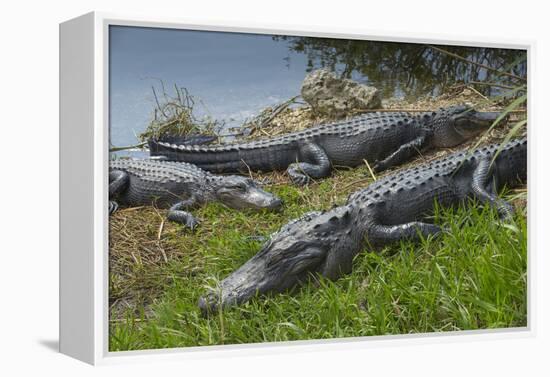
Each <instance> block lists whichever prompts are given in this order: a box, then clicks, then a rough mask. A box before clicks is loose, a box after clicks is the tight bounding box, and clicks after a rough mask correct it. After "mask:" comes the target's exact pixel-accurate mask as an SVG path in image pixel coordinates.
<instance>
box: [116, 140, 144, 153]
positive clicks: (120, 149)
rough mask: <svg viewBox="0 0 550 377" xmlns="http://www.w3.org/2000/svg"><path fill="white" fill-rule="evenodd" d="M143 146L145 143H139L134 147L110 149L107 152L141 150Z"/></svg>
mask: <svg viewBox="0 0 550 377" xmlns="http://www.w3.org/2000/svg"><path fill="white" fill-rule="evenodd" d="M145 145H147V142H143V143H139V144H136V145H128V146H125V147H112V148H110V149H109V152H118V151H124V150H127V149H136V148H143V147H144V146H145Z"/></svg>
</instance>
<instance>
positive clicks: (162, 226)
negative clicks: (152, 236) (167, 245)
mask: <svg viewBox="0 0 550 377" xmlns="http://www.w3.org/2000/svg"><path fill="white" fill-rule="evenodd" d="M163 229H164V219H162V221H161V222H160V226H159V231H158V233H157V240H159V241H160V237H161V236H162V231H163Z"/></svg>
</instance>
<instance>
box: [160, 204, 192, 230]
mask: <svg viewBox="0 0 550 377" xmlns="http://www.w3.org/2000/svg"><path fill="white" fill-rule="evenodd" d="M196 204H197V199H196V198H195V197H194V196H192V197H190V198H189V199H186V200H182V201H181V202H178V203H176V204H174V205H173V206H172V207H170V209H169V210H168V216H167V219H168V220H170V221H174V222H177V223H179V224H182V225H185V226H186V227H188V228H190V229H191V230H192V229H194V228H195V227H196V226H197V225H198V224H199V220H198V219H197V218H196V217H195V216H193V215H192V214H191V213H189V212H187V211H184V209H190V208H192V207H194V206H195V205H196Z"/></svg>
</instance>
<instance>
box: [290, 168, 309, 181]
mask: <svg viewBox="0 0 550 377" xmlns="http://www.w3.org/2000/svg"><path fill="white" fill-rule="evenodd" d="M287 173H288V176H289V177H290V180H291V181H292V183H294V184H295V185H298V186H305V185H308V184H309V183H310V182H311V178H310V177H308V176H307V175H305V174H304V173H302V172H301V171H299V169H298V168H297V167H294V166H293V167H290V168H288V170H287Z"/></svg>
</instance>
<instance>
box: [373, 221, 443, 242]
mask: <svg viewBox="0 0 550 377" xmlns="http://www.w3.org/2000/svg"><path fill="white" fill-rule="evenodd" d="M439 233H441V228H440V227H439V226H437V225H434V224H428V223H423V222H419V221H413V222H410V223H405V224H399V225H381V224H374V225H372V226H371V228H370V229H369V232H368V239H369V241H371V242H373V243H378V244H386V243H392V242H398V241H401V240H412V241H418V240H419V239H420V236H422V237H428V236H430V235H434V236H436V235H438V234H439Z"/></svg>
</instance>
